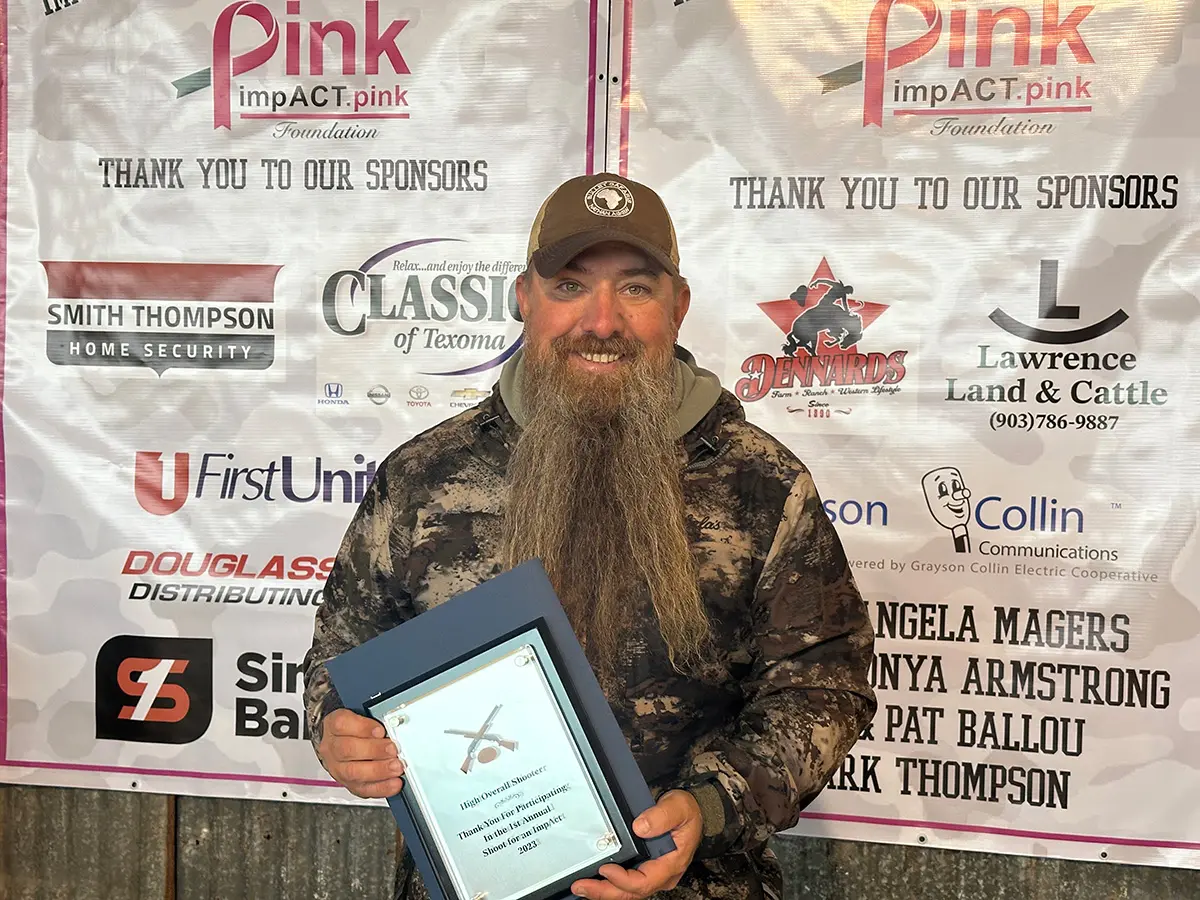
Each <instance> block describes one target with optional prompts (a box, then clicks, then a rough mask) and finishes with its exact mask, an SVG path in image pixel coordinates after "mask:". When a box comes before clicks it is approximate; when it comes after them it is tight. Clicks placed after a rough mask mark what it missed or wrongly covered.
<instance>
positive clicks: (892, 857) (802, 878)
mask: <svg viewBox="0 0 1200 900" xmlns="http://www.w3.org/2000/svg"><path fill="white" fill-rule="evenodd" d="M773 846H774V848H775V852H776V853H777V854H779V858H780V861H781V862H782V863H783V865H784V884H783V894H784V900H844V898H847V897H873V898H879V900H1195V898H1197V897H1200V872H1197V871H1192V870H1189V869H1165V868H1158V867H1153V866H1125V865H1117V864H1109V863H1090V862H1073V861H1070V860H1062V859H1045V858H1042V857H1028V856H999V855H995V854H991V853H968V852H965V851H959V850H935V849H927V848H924V847H907V846H899V845H889V844H867V843H859V842H856V841H830V840H823V839H819V838H802V837H793V836H790V835H789V836H787V837H781V838H776V839H775V842H774V844H773Z"/></svg>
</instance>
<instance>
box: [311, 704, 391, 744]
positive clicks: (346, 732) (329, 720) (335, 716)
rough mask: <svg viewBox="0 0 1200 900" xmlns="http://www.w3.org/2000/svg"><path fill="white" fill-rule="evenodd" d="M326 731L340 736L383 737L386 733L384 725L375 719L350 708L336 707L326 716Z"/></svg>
mask: <svg viewBox="0 0 1200 900" xmlns="http://www.w3.org/2000/svg"><path fill="white" fill-rule="evenodd" d="M325 731H326V733H328V734H332V735H335V736H339V737H361V738H381V737H383V736H384V735H385V734H386V732H385V731H384V730H383V726H382V725H380V724H379V723H378V722H376V721H375V720H374V719H368V718H367V717H366V716H360V715H359V714H358V713H352V712H350V710H348V709H335V710H334V711H333V712H331V713H330V714H329V715H328V716H326V717H325Z"/></svg>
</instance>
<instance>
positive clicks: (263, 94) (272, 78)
mask: <svg viewBox="0 0 1200 900" xmlns="http://www.w3.org/2000/svg"><path fill="white" fill-rule="evenodd" d="M281 5H282V6H283V14H282V16H279V15H277V14H278V13H279V7H280V6H281ZM331 5H332V6H333V7H334V8H335V9H337V10H338V11H339V12H341V13H342V14H343V15H344V18H331V19H329V20H327V21H323V20H317V19H309V18H308V17H307V16H308V15H310V13H309V12H308V10H309V9H310V8H313V9H314V10H319V9H320V8H318V7H315V6H314V4H312V3H311V2H310V3H309V4H307V5H305V4H303V3H302V2H301V0H286V2H284V3H279V2H278V0H276V2H271V3H259V2H254V0H236V2H234V3H230V4H229V5H228V6H226V7H225V8H224V9H222V10H221V12H220V13H218V14H217V18H216V20H215V22H214V23H213V33H212V64H211V66H210V67H208V68H204V69H200V70H198V71H195V72H192V73H191V74H189V75H185V76H183V77H182V78H178V79H176V80H175V82H173V83H174V85H175V89H176V91H177V98H182V97H187V96H188V95H190V94H193V93H196V92H197V91H201V90H205V89H208V88H211V89H212V103H213V128H214V129H219V128H226V129H228V128H231V127H232V125H233V120H234V118H237V119H268V120H274V121H276V122H278V123H279V124H278V127H277V130H276V137H284V136H287V137H327V138H372V137H376V136H377V135H378V129H376V128H373V127H369V126H367V127H360V126H358V125H355V124H353V121H354V120H380V119H407V118H408V117H409V98H408V90H407V88H406V87H405V82H404V77H405V76H408V75H410V74H411V73H412V70H411V69H410V68H409V66H408V62H407V61H406V60H405V58H404V55H403V53H402V52H401V49H400V44H401V41H402V38H401V35H402V33H404V32H405V29H406V28H407V27H408V26H409V24H410V22H409V20H408V19H384V18H382V17H381V11H380V4H379V0H355V2H352V0H342V2H339V0H334V2H333V3H332V4H329V3H327V4H323V6H324V7H325V8H328V7H329V6H331ZM408 36H409V35H408V34H405V35H404V37H408ZM240 76H249V77H246V78H242V77H240ZM361 76H368V77H367V79H366V80H363V78H362V77H361ZM314 119H316V120H324V121H325V122H328V121H329V120H350V121H348V124H345V125H334V126H328V125H327V126H326V127H325V128H324V129H310V128H303V127H302V126H303V124H304V123H305V121H306V120H314ZM292 131H295V132H297V133H296V134H292V133H291V132H292ZM307 132H318V133H313V134H309V133H307Z"/></svg>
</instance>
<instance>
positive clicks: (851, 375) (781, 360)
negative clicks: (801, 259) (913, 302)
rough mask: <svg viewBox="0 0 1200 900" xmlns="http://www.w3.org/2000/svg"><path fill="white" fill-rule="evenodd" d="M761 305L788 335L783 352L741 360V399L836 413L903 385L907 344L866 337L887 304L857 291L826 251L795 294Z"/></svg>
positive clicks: (894, 391) (791, 409) (780, 346)
mask: <svg viewBox="0 0 1200 900" xmlns="http://www.w3.org/2000/svg"><path fill="white" fill-rule="evenodd" d="M758 307H759V309H761V310H762V311H763V313H764V314H765V315H766V316H767V318H769V319H770V320H771V321H772V322H773V323H775V326H776V328H778V329H779V333H780V334H782V335H783V336H784V340H783V343H782V344H778V345H777V346H778V350H777V351H776V352H774V353H756V354H754V355H753V356H749V357H747V358H746V359H745V360H744V361H743V362H742V367H741V371H742V372H743V374H744V375H745V377H744V378H741V379H739V380H738V382H737V384H736V386H735V388H734V391H735V393H736V394H737V396H738V398H739V399H741V400H744V401H749V402H753V401H757V400H762V399H763V398H773V399H787V400H789V403H788V405H787V409H788V411H789V412H791V413H803V414H805V415H807V416H809V417H810V418H829V417H837V416H845V415H849V414H850V413H851V412H852V411H853V409H854V408H855V406H856V405H858V404H860V403H861V402H863V400H864V399H866V398H870V397H880V396H895V395H896V394H898V393H900V389H901V382H902V381H903V380H904V377H905V375H906V374H907V370H906V369H905V358H906V357H907V356H908V350H907V349H899V350H897V349H892V350H886V351H880V350H876V349H867V347H869V344H866V341H865V340H864V336H865V335H866V332H867V330H868V329H869V328H870V327H871V326H872V325H873V324H874V323H875V321H876V320H877V319H878V318H879V317H880V316H881V315H883V314H884V313H885V312H886V311H887V309H888V306H887V304H884V303H879V302H877V301H873V300H864V299H860V298H858V297H856V296H854V286H853V285H850V284H846V283H845V282H843V281H842V280H841V279H839V278H837V277H835V276H834V274H833V271H832V270H831V269H830V267H829V263H828V262H827V261H826V260H825V259H824V258H822V260H821V263H820V265H819V266H817V269H816V271H815V272H813V274H812V277H811V278H810V279H808V281H806V282H803V283H801V284H800V285H799V286H798V287H797V288H796V289H795V290H794V291H792V293H791V296H790V297H789V298H788V299H786V300H770V301H767V302H764V303H759V304H758ZM866 340H869V339H866ZM860 345H864V346H863V347H862V348H861V349H860Z"/></svg>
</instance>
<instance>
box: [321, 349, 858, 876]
mask: <svg viewBox="0 0 1200 900" xmlns="http://www.w3.org/2000/svg"><path fill="white" fill-rule="evenodd" d="M681 356H682V358H684V359H685V360H686V361H687V362H688V364H689V365H693V366H694V363H692V362H691V359H690V357H689V356H687V355H686V352H684V353H681ZM697 371H702V370H697ZM519 437H520V426H519V425H518V424H517V423H516V421H514V419H513V417H512V415H511V414H510V412H509V410H508V408H507V407H506V405H505V403H504V400H503V399H502V396H501V390H500V386H499V384H498V385H497V386H496V387H495V388H494V389H493V392H492V395H491V396H490V397H489V398H488V399H487V400H485V401H483V402H482V403H480V404H479V405H478V406H477V407H475V408H474V409H471V410H468V411H467V412H465V413H462V414H461V415H458V416H455V417H454V418H452V419H449V420H447V421H445V422H442V423H441V424H439V425H437V426H435V427H434V428H431V429H430V430H429V431H426V432H424V433H423V434H420V435H418V436H416V437H415V438H413V439H412V440H410V441H408V442H407V443H405V444H404V445H402V446H401V447H399V448H397V449H396V450H395V451H394V452H393V453H391V454H390V455H389V456H388V458H387V459H386V460H385V461H384V462H383V464H382V465H381V466H380V468H379V470H378V473H377V475H376V478H375V480H374V482H373V483H372V485H371V488H370V489H369V491H368V492H367V495H366V497H365V498H364V499H363V502H362V505H361V506H360V507H359V509H358V511H357V513H356V514H355V516H354V519H353V521H352V522H351V523H350V526H349V528H348V530H347V531H346V534H345V537H344V538H343V540H342V544H341V548H340V550H339V552H338V555H337V560H336V563H335V565H334V567H333V570H332V572H331V573H330V576H329V580H328V582H327V583H326V586H325V595H324V604H323V605H322V606H321V608H320V609H319V611H318V612H317V618H316V625H315V631H314V637H313V646H312V649H311V650H310V651H309V653H308V655H307V657H306V659H305V688H306V689H305V703H306V706H307V710H308V717H309V724H310V726H311V730H312V738H313V742H314V745H315V744H318V743H319V742H320V739H321V733H322V729H321V723H322V720H323V719H324V717H325V716H326V715H327V714H328V713H329V712H331V711H332V710H334V709H337V708H338V707H340V706H341V705H342V704H341V701H340V700H339V698H338V696H337V693H336V691H335V690H334V688H333V687H332V685H331V684H330V683H329V676H328V672H327V670H326V668H325V666H324V665H323V663H324V661H325V660H327V659H329V658H330V657H333V656H336V655H337V654H339V653H341V652H343V651H345V650H348V649H349V648H350V647H353V646H355V645H357V644H359V643H362V642H363V641H366V640H368V639H369V638H371V637H374V636H375V635H377V634H379V633H380V632H382V631H385V630H386V629H388V628H391V627H393V626H394V625H397V624H399V623H400V622H403V621H404V620H406V619H408V618H410V617H411V616H414V615H418V614H419V613H421V612H422V611H423V610H426V609H429V608H430V607H432V606H435V605H437V604H438V603H441V602H443V601H444V600H447V599H449V598H450V597H452V596H454V595H456V594H458V593H461V592H462V591H465V590H467V589H469V588H471V587H474V586H476V585H478V584H480V583H482V582H483V581H485V580H486V579H488V578H490V577H491V576H493V575H495V574H497V573H498V572H499V571H500V565H499V563H498V562H496V559H497V556H498V550H499V538H500V531H501V520H502V516H503V512H504V505H505V500H506V497H505V485H504V472H505V466H506V465H507V461H508V458H509V454H510V451H511V449H512V447H513V446H514V444H515V442H516V441H517V440H518V439H519ZM680 447H681V460H682V458H683V457H684V456H686V464H685V467H684V470H683V492H684V498H685V502H686V505H687V516H688V531H689V534H690V537H691V542H692V551H693V554H694V556H695V560H696V564H697V567H698V573H699V580H700V590H701V595H702V596H703V598H704V601H705V603H706V605H707V608H708V612H709V615H710V618H711V621H712V622H713V625H714V634H715V640H716V643H717V646H718V649H719V652H720V653H721V654H722V657H723V661H724V663H725V665H726V669H727V671H728V673H729V677H728V678H725V679H723V680H719V681H716V680H713V681H705V680H701V679H698V678H691V677H685V676H683V675H680V674H679V673H677V672H675V671H674V670H673V669H672V667H671V666H670V664H669V662H668V660H667V653H666V648H665V646H664V645H663V642H662V639H661V637H660V635H659V634H658V629H657V624H656V622H655V618H654V614H653V610H652V608H651V606H650V601H649V598H648V596H646V597H643V598H642V602H643V603H644V604H645V608H644V609H643V610H640V611H639V612H640V613H642V614H641V615H639V616H637V617H636V618H635V621H641V622H645V623H646V627H645V628H644V629H643V630H642V632H641V633H638V634H635V635H634V636H633V637H632V638H631V639H630V641H629V643H628V646H627V648H626V652H625V653H624V655H623V659H622V660H621V661H620V663H619V666H620V668H619V670H618V671H619V672H620V673H621V676H622V678H621V680H622V681H623V683H624V689H623V690H617V689H611V688H610V689H609V694H610V695H609V698H608V699H609V702H610V704H611V706H612V709H613V712H614V713H615V715H616V717H617V720H618V722H619V723H620V725H621V728H622V730H623V731H624V733H625V735H626V737H627V738H628V740H629V746H630V747H631V748H632V750H633V753H634V756H635V757H636V758H637V761H638V763H639V765H640V767H641V770H642V773H643V774H644V775H645V777H646V780H647V782H649V784H650V786H651V789H652V790H653V791H654V792H655V793H656V794H657V793H659V792H661V791H665V790H670V789H671V788H677V787H682V788H685V789H688V790H690V791H691V792H692V793H693V795H694V796H695V797H696V799H697V801H698V802H699V804H700V807H701V809H702V811H703V813H704V839H703V842H702V843H701V845H700V847H699V849H698V851H697V853H696V857H695V860H694V861H693V863H692V865H691V866H690V868H689V869H688V871H687V873H685V875H684V877H683V879H682V880H681V881H680V883H679V886H678V887H677V888H675V889H674V890H672V891H670V892H667V894H665V895H664V896H670V897H677V898H681V900H682V898H689V900H690V898H700V897H706V898H707V897H722V898H726V897H727V898H756V897H764V896H766V897H779V896H781V893H782V878H781V874H780V871H779V867H778V864H777V863H776V861H775V858H774V855H773V854H772V853H771V852H770V851H769V850H768V848H767V846H766V843H767V839H768V838H769V837H770V836H771V835H772V834H773V833H774V832H776V831H778V830H781V829H785V828H789V827H791V826H792V825H794V824H795V823H796V821H797V815H798V814H799V812H800V810H801V809H802V808H803V807H804V806H805V805H806V804H808V803H809V802H810V801H811V800H812V799H813V797H815V796H816V795H817V793H818V792H819V791H820V790H821V788H822V787H823V786H824V784H825V782H826V780H827V779H828V777H829V776H830V774H831V773H832V772H833V771H834V769H836V768H837V767H838V766H839V765H840V763H841V760H842V758H843V757H844V756H845V755H846V753H847V752H848V751H849V749H850V747H851V746H852V745H853V744H854V742H855V740H856V739H857V737H858V735H859V732H860V731H861V730H862V729H863V728H864V727H865V726H866V724H867V723H868V722H869V721H870V720H871V716H872V715H873V713H874V711H875V697H874V694H873V692H872V690H871V687H870V684H869V681H868V676H867V670H868V667H869V665H870V661H871V654H872V648H873V636H872V630H871V627H870V623H869V619H868V615H867V610H866V607H865V605H864V603H863V601H862V598H861V597H860V595H859V593H858V590H857V588H856V587H855V584H854V580H853V578H852V576H851V573H850V568H849V566H848V565H847V562H846V557H845V555H844V553H843V551H842V546H841V544H840V542H839V541H838V537H837V534H836V533H835V532H834V529H833V526H832V525H831V524H830V521H829V518H828V517H827V516H826V514H825V511H824V509H823V507H822V505H821V500H820V498H819V496H818V494H817V490H816V487H815V486H814V484H813V480H812V478H811V477H810V475H809V473H808V470H807V469H806V468H805V467H804V465H803V464H802V463H801V462H800V461H799V460H798V459H797V458H796V457H795V456H794V455H793V454H792V453H791V452H790V451H789V450H788V449H787V448H786V447H784V446H783V445H782V444H781V443H780V442H779V441H777V440H775V439H774V438H773V437H771V436H770V435H768V434H767V433H765V432H764V431H762V430H761V429H759V428H757V427H755V426H754V425H751V424H750V423H748V422H747V421H746V419H745V415H744V413H743V410H742V407H741V404H740V403H739V402H738V400H737V399H736V398H735V397H734V396H733V395H732V394H730V393H729V392H728V391H722V392H720V394H719V396H718V398H717V400H716V402H715V404H714V405H713V406H712V407H711V409H709V410H708V412H707V414H706V415H704V416H703V418H701V419H700V421H699V422H698V423H697V424H695V426H694V427H692V428H691V429H690V430H689V431H688V432H687V433H686V434H685V435H684V437H683V439H682V441H681V445H680ZM645 593H646V594H648V592H645ZM614 694H615V696H614ZM397 894H398V896H404V897H407V898H413V900H422V898H424V897H426V896H428V895H427V892H426V891H425V889H424V886H423V885H422V884H421V883H420V879H419V876H418V875H417V874H416V873H415V871H414V870H413V865H412V860H411V858H410V857H409V856H408V854H407V853H405V854H404V858H403V860H402V861H401V864H400V868H399V871H398V872H397Z"/></svg>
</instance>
